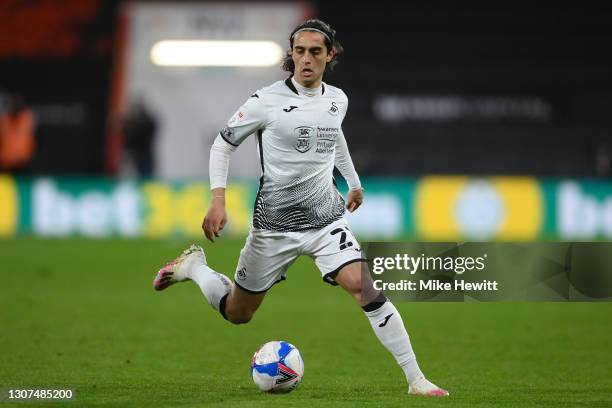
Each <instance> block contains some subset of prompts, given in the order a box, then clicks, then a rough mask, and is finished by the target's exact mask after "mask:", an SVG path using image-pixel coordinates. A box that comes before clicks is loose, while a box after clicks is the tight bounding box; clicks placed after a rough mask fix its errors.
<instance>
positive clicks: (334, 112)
mask: <svg viewBox="0 0 612 408" xmlns="http://www.w3.org/2000/svg"><path fill="white" fill-rule="evenodd" d="M339 111H340V109H338V106H337V105H336V102H332V103H331V108H329V110H328V111H327V113H329V114H330V115H332V116H336V115H337V114H338V112H339Z"/></svg>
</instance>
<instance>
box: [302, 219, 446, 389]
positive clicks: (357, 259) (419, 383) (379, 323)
mask: <svg viewBox="0 0 612 408" xmlns="http://www.w3.org/2000/svg"><path fill="white" fill-rule="evenodd" d="M316 234H317V235H316V236H315V237H313V238H312V240H311V241H312V243H311V244H309V245H308V246H307V247H306V248H305V252H306V253H309V254H310V255H311V256H313V258H314V259H315V263H316V264H317V266H318V267H319V269H320V270H321V273H322V274H323V280H324V281H325V282H327V283H330V284H332V285H338V284H339V285H340V286H342V287H343V288H344V289H345V290H346V291H347V292H348V293H349V294H350V295H351V296H352V297H353V298H354V299H355V301H356V302H357V304H359V306H361V307H362V308H363V310H364V312H365V314H366V317H367V318H368V320H369V321H370V325H371V326H372V329H373V330H374V332H375V333H376V336H377V337H378V339H379V340H380V342H381V343H382V344H383V346H385V348H386V349H387V350H389V351H390V352H391V354H393V357H395V359H396V361H397V362H398V364H399V365H400V366H401V367H402V369H403V371H404V373H405V374H406V379H407V380H408V384H409V392H410V393H412V394H422V395H439V396H442V395H448V393H447V392H446V391H444V390H442V389H440V388H438V387H436V386H435V385H434V384H432V383H430V382H429V381H427V380H426V379H425V377H424V376H423V373H422V372H421V370H420V368H419V365H418V364H417V361H416V357H415V355H414V351H413V350H412V345H411V343H410V338H409V337H408V333H407V332H406V329H405V327H404V323H403V322H402V318H401V316H400V314H399V312H398V311H397V309H396V308H395V306H394V305H393V304H392V303H391V302H390V301H389V300H388V299H387V298H386V297H385V296H384V295H383V294H382V292H380V291H378V290H375V289H374V285H373V284H372V278H371V276H370V274H369V272H368V269H367V263H366V262H364V261H365V259H364V258H363V255H362V253H361V250H360V249H359V244H358V242H357V240H356V239H355V237H354V236H353V234H352V232H351V230H350V228H349V227H348V224H347V222H346V220H344V219H340V220H338V221H336V222H334V223H333V224H331V225H329V226H328V227H326V228H324V229H322V230H321V231H319V232H317V233H316Z"/></svg>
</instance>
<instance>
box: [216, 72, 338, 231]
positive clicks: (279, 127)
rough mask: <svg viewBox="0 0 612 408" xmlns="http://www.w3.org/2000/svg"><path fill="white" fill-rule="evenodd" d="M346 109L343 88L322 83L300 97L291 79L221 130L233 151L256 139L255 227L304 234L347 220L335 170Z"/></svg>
mask: <svg viewBox="0 0 612 408" xmlns="http://www.w3.org/2000/svg"><path fill="white" fill-rule="evenodd" d="M347 106H348V99H347V97H346V95H345V94H344V92H342V90H340V89H339V88H336V87H333V86H330V85H326V84H324V83H323V84H322V86H321V89H320V90H319V93H317V94H316V95H313V96H310V95H306V94H300V93H299V92H298V90H297V89H296V87H295V86H294V85H293V82H292V81H291V78H288V79H287V80H285V81H278V82H275V83H274V84H272V85H270V86H268V87H265V88H262V89H260V90H258V91H257V92H255V93H254V94H253V95H251V97H250V98H249V99H248V100H247V101H246V102H245V104H244V105H242V107H240V109H238V111H237V112H236V113H235V114H234V116H232V118H231V119H230V120H229V121H228V123H227V126H226V127H225V128H224V129H223V130H221V132H220V134H221V136H222V137H223V139H224V140H225V141H226V142H228V143H230V144H232V145H234V146H238V145H240V144H241V143H242V142H243V141H244V140H245V139H246V138H247V137H248V136H249V135H250V134H252V133H256V135H257V138H258V153H259V156H260V159H261V170H262V176H261V179H260V183H259V192H258V194H257V198H256V201H255V210H254V215H253V227H254V228H259V229H265V230H271V231H303V230H308V229H314V228H322V227H324V226H326V225H329V224H330V223H332V222H334V221H335V220H337V219H339V218H340V217H342V215H343V214H344V199H343V198H342V196H341V195H340V193H339V192H338V189H337V188H336V185H335V181H334V179H333V170H334V157H335V146H336V139H337V138H338V137H340V136H342V137H344V136H343V135H342V128H341V126H342V120H343V119H344V116H345V115H346V109H347Z"/></svg>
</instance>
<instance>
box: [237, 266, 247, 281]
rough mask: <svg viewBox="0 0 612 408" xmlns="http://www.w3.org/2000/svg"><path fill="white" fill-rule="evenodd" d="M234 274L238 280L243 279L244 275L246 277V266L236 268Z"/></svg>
mask: <svg viewBox="0 0 612 408" xmlns="http://www.w3.org/2000/svg"><path fill="white" fill-rule="evenodd" d="M236 276H237V278H238V279H240V280H245V279H246V277H247V276H246V267H243V268H240V269H238V272H237V273H236Z"/></svg>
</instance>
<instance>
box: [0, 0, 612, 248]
mask: <svg viewBox="0 0 612 408" xmlns="http://www.w3.org/2000/svg"><path fill="white" fill-rule="evenodd" d="M312 17H317V18H321V19H323V20H324V21H326V22H328V23H330V24H331V25H332V27H333V28H335V29H336V30H337V38H338V40H339V41H340V42H341V43H342V44H343V46H344V49H345V53H344V55H343V56H342V58H341V62H340V64H339V65H338V66H337V68H336V70H335V71H334V72H333V73H332V74H330V75H328V76H326V77H325V79H324V80H325V81H326V82H328V83H330V84H332V85H335V86H338V87H340V88H342V89H343V90H344V91H345V92H346V94H347V95H348V97H349V111H348V115H347V117H346V119H345V121H344V124H343V129H344V133H345V135H346V137H347V141H348V143H349V148H350V150H351V154H352V157H353V160H354V163H355V166H356V168H357V170H358V172H359V174H360V176H361V177H362V178H363V179H364V184H365V185H366V186H368V185H369V186H371V187H372V188H371V189H370V191H371V194H370V207H369V209H368V207H365V208H364V210H363V211H362V213H363V215H361V218H360V219H361V221H356V223H357V224H358V225H361V224H363V225H368V226H366V227H363V228H362V230H363V231H365V232H366V233H367V232H370V233H371V235H373V236H381V235H382V236H385V237H398V236H411V237H419V238H426V239H454V238H471V239H488V238H500V239H529V240H531V239H541V238H547V237H552V238H559V237H560V238H564V239H566V238H567V239H570V238H583V239H602V238H603V239H609V238H612V185H611V180H612V178H611V175H612V79H611V76H610V73H611V72H612V29H611V26H610V21H612V12H611V11H609V10H608V8H606V7H605V6H604V5H603V4H602V5H601V6H593V5H589V6H588V7H587V6H584V7H566V6H564V5H556V6H550V7H544V6H542V5H537V4H536V3H530V4H520V3H499V4H493V3H491V4H487V5H483V4H479V5H476V4H460V3H452V2H418V3H414V2H411V3H410V2H386V1H382V2H376V3H375V4H374V3H364V4H357V3H351V4H347V3H344V2H333V1H326V2H323V1H310V2H290V1H273V2H261V3H260V2H235V1H225V2H202V1H183V2H163V1H152V2H146V1H138V2H137V1H118V0H113V1H104V0H62V1H60V0H28V1H26V0H3V1H2V2H0V72H1V73H2V74H1V75H0V112H1V114H2V117H1V122H0V124H1V127H0V166H1V167H0V169H1V171H2V172H4V173H5V176H3V178H2V180H0V192H3V194H4V195H5V197H9V195H10V196H11V197H13V196H14V197H17V198H16V199H15V200H16V201H15V203H13V204H4V205H3V206H2V207H0V231H4V232H3V233H0V234H4V235H11V234H13V233H15V232H20V231H23V232H28V231H35V232H38V233H40V234H43V235H45V234H46V235H54V234H55V235H62V234H68V233H84V234H85V235H93V236H96V235H97V236H106V235H108V234H111V235H112V234H119V235H130V234H131V235H142V234H144V235H146V234H147V233H146V231H149V232H150V233H151V234H152V235H156V234H158V235H161V236H165V235H167V234H169V233H172V231H175V232H176V231H182V232H183V233H185V232H186V231H187V232H188V231H191V230H192V229H193V228H192V227H190V226H189V225H191V223H195V224H196V225H195V227H196V229H193V233H194V234H195V233H197V231H196V230H197V228H199V226H198V225H197V222H194V221H191V220H192V218H191V217H190V216H188V215H184V216H179V215H176V214H178V213H181V211H182V210H177V208H179V209H180V208H183V209H184V213H185V214H192V213H193V214H194V217H195V214H198V218H199V217H201V214H200V212H201V211H202V210H203V209H204V207H205V206H206V205H207V201H206V200H207V188H206V183H207V179H208V153H209V149H210V145H211V144H212V141H213V139H214V137H215V136H216V134H217V132H218V131H219V129H221V128H222V127H223V126H225V123H226V121H227V120H228V119H229V118H230V117H231V116H232V115H233V113H234V112H235V111H236V109H237V108H238V107H239V106H240V105H241V104H242V103H243V102H244V101H245V100H246V99H247V98H248V97H249V96H250V95H251V94H252V93H253V92H254V91H256V90H257V89H259V88H261V87H263V86H266V85H268V84H270V83H272V82H274V81H276V80H279V79H284V78H285V77H286V76H287V74H286V73H284V72H283V71H282V70H281V69H280V60H279V59H280V57H281V56H282V54H283V53H284V52H285V51H286V50H287V48H288V38H287V37H288V33H289V32H290V31H291V29H292V28H293V27H294V26H295V25H296V24H297V23H299V22H300V21H302V20H304V19H306V18H312ZM169 40H181V41H211V40H213V41H228V42H230V41H259V42H267V43H266V44H268V45H269V44H272V48H273V50H277V51H276V54H275V53H274V52H272V57H271V58H272V59H271V60H269V61H267V62H266V61H263V56H262V55H263V54H264V51H262V52H261V55H256V56H254V57H253V56H251V57H248V56H247V60H244V61H233V62H231V63H218V64H215V63H206V62H202V61H195V62H194V60H189V58H186V57H188V56H189V54H190V53H189V52H187V55H184V54H183V55H180V54H169V55H170V57H168V56H167V55H166V59H164V56H163V55H161V54H162V50H161V47H160V45H163V44H164V42H167V41H169ZM166 45H167V44H166ZM200 45H201V44H200ZM253 46H255V45H253ZM200 50H201V49H200ZM278 50H280V52H278ZM230 52H231V51H230ZM196 54H198V51H191V56H193V55H196ZM234 54H236V52H234ZM260 57H261V58H260ZM168 58H169V59H168ZM275 58H277V59H275ZM260 59H261V61H260ZM181 61H182V62H181ZM256 62H257V63H259V62H261V64H259V65H261V66H253V65H257V64H255V63H256ZM255 150H256V146H255V141H254V139H251V140H247V142H245V143H244V144H243V145H242V146H241V148H240V149H239V150H238V152H236V153H235V155H234V159H233V161H232V165H231V175H232V180H233V181H234V182H235V185H233V186H234V187H235V188H234V190H235V191H236V193H235V194H236V197H237V198H236V199H235V204H234V205H235V207H236V208H240V211H242V212H240V214H241V215H240V216H238V217H237V218H238V221H235V222H234V225H236V231H238V232H240V233H244V231H245V228H247V225H248V219H249V217H248V215H249V212H250V211H251V209H250V206H251V203H250V202H249V200H252V198H253V197H252V196H253V192H252V190H253V188H254V189H255V190H256V180H257V179H258V178H259V175H260V174H259V165H258V159H257V156H256V153H255ZM8 174H10V176H9V175H8ZM74 177H78V181H75V178H74ZM126 180H132V181H130V183H136V184H130V186H133V185H136V187H133V189H134V191H135V192H133V194H132V193H130V191H131V190H130V188H132V187H129V188H128V187H126V184H125V183H126ZM177 183H178V184H177ZM185 183H187V184H185ZM179 185H180V186H179ZM253 185H254V187H253ZM3 186H4V187H3ZM177 186H178V187H177ZM181 186H182V187H181ZM164 189H165V190H164ZM128 190H129V191H128ZM230 190H231V189H230ZM164 191H166V193H164ZM87 194H97V197H98V198H99V197H100V196H104V195H105V194H106V196H105V197H106V198H107V201H108V203H110V204H108V203H107V204H108V206H107V207H105V206H104V205H103V204H100V203H101V201H96V203H97V204H96V205H97V207H96V205H93V204H92V205H93V207H92V208H94V207H95V208H96V210H95V211H93V212H92V211H91V208H90V207H87V206H85V204H83V203H81V201H82V200H84V202H86V203H90V202H94V201H95V200H94V199H93V198H91V197H90V196H89V195H87ZM130 194H132V195H131V196H130ZM164 194H166V196H165V195H164ZM24 197H25V198H24ZM83 197H85V198H86V199H87V200H86V199H85V198H83ZM127 197H137V200H138V202H139V203H140V204H138V206H136V207H137V208H136V207H134V208H136V209H133V210H130V208H132V207H130V206H129V205H127V204H126V203H127V202H130V199H129V198H127ZM143 197H144V198H143ZM147 197H148V198H147ZM163 197H166V198H163ZM185 197H187V198H185ZM79 200H81V201H79ZM88 200H89V201H88ZM147 200H153V201H147ZM181 200H183V201H184V203H183V201H181ZM5 201H7V202H9V201H10V200H5ZM24 202H27V203H28V204H23V203H24ZM143 202H145V205H144V207H146V208H147V209H145V210H142V207H143V204H142V203H143ZM79 203H80V204H79ZM117 203H119V204H117ZM121 203H123V204H121ZM180 203H183V204H180ZM79 205H81V207H79ZM88 205H89V204H88ZM71 206H73V207H71ZM74 206H77V207H78V208H81V209H82V212H83V214H84V215H82V217H81V218H79V217H78V216H75V215H74V214H77V213H79V211H77V210H75V208H77V207H74ZM83 206H85V207H83ZM177 206H178V207H177ZM83 208H85V209H83ZM160 208H163V210H160ZM96 211H97V212H96ZM130 211H132V212H131V213H130ZM236 211H238V210H236ZM63 213H65V214H68V215H65V217H64V216H61V215H58V214H63ZM135 213H139V214H141V213H142V214H141V215H139V216H135V215H133V214H135ZM2 214H4V215H2ZM70 214H72V215H70ZM87 214H97V215H96V216H95V217H94V216H91V217H93V218H95V219H97V220H98V221H99V220H100V219H102V218H103V219H112V220H114V221H112V222H111V221H107V222H105V224H104V225H105V226H104V227H103V228H102V227H100V225H101V224H100V225H98V226H96V225H97V224H96V223H95V219H93V218H92V219H93V220H92V221H91V222H92V223H93V224H92V225H90V226H89V227H87V226H83V225H85V224H82V219H88V217H90V216H88V215H87ZM100 214H105V215H104V216H103V217H101V216H100ZM109 214H110V215H109ZM113 214H114V215H113ZM129 214H132V215H129ZM151 214H153V215H151ZM160 214H163V215H160ZM376 214H378V215H380V214H383V216H381V217H378V218H376V217H373V216H374V215H376ZM389 214H392V215H389ZM393 214H394V215H393ZM430 214H431V215H430ZM440 214H442V215H440ZM444 214H446V215H444ZM62 217H63V218H62ZM91 217H90V218H91ZM130 217H131V218H130ZM134 217H136V218H137V219H136V218H134ZM143 217H144V218H143ZM168 217H174V218H173V221H172V220H170V221H169V219H168ZM177 217H178V218H177ZM180 217H183V218H184V220H185V221H184V222H183V221H180V220H179V218H180ZM368 217H369V218H371V219H373V220H375V221H376V222H374V221H368V220H367V219H368ZM64 218H66V220H68V221H65V225H64V224H62V225H64V226H63V227H61V228H60V227H58V226H57V225H55V224H56V223H59V222H60V221H58V220H63V219H64ZM143 219H145V221H143ZM181 219H182V218H181ZM2 220H4V221H2ZM41 220H42V221H41ZM121 220H123V221H121ZM130 220H131V221H130ZM62 222H63V221H62ZM45 223H47V224H45ZM143 223H144V224H146V225H144V224H143ZM241 223H242V224H241ZM41 225H42V227H41ZM58 225H59V224H58ZM181 225H185V227H184V228H183V227H180V226H181ZM397 225H400V227H397ZM62 228H63V229H62ZM96 228H97V229H96ZM377 228H378V229H377ZM357 229H358V230H359V227H358V228H357ZM229 230H230V231H232V226H231V225H230V226H229ZM41 231H42V232H41ZM54 231H55V232H54ZM57 231H64V232H57ZM88 231H89V232H88ZM151 231H153V232H151ZM563 231H565V233H563ZM568 231H569V232H568Z"/></svg>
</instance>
